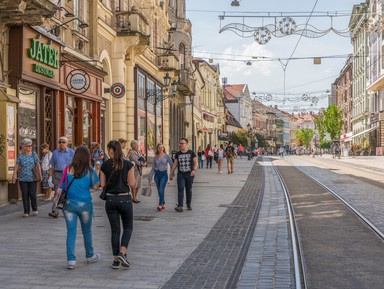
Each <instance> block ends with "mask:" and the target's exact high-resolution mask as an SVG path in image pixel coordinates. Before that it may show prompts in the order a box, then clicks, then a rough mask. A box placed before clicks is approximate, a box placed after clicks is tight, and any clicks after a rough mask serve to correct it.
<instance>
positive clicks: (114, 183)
mask: <svg viewBox="0 0 384 289" xmlns="http://www.w3.org/2000/svg"><path fill="white" fill-rule="evenodd" d="M107 148H108V155H109V157H110V159H109V160H107V161H106V162H104V163H103V165H102V166H101V172H100V181H101V186H102V187H104V186H105V191H106V193H107V197H106V200H105V211H106V213H107V216H108V220H109V224H110V226H111V234H112V237H111V243H112V253H113V263H112V268H113V269H119V268H120V264H121V265H122V266H123V267H124V268H129V266H130V264H129V262H128V259H127V248H128V244H129V241H130V239H131V235H132V230H133V208H132V198H131V194H130V193H129V187H134V186H135V176H134V170H133V169H132V167H133V166H134V165H133V164H132V163H131V162H130V161H127V160H124V158H123V151H122V150H121V145H120V143H119V142H118V141H110V142H109V143H108V146H107ZM120 220H121V222H122V223H123V234H122V235H121V239H120V230H121V229H120Z"/></svg>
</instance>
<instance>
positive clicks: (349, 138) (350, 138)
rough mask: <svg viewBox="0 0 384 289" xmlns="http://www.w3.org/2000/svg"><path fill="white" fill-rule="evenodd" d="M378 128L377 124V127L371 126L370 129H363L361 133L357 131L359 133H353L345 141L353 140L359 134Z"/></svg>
mask: <svg viewBox="0 0 384 289" xmlns="http://www.w3.org/2000/svg"><path fill="white" fill-rule="evenodd" d="M378 128H379V127H378V126H375V127H371V128H369V129H366V130H363V131H361V132H359V133H357V134H355V135H353V136H350V137H348V138H347V139H345V140H344V142H348V141H351V140H352V139H353V138H355V137H358V136H360V135H362V134H365V133H367V132H370V131H373V130H375V129H378Z"/></svg>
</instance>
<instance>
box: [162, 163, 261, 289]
mask: <svg viewBox="0 0 384 289" xmlns="http://www.w3.org/2000/svg"><path fill="white" fill-rule="evenodd" d="M261 177H262V172H261V167H260V166H259V165H258V164H257V163H256V164H255V165H254V166H253V168H252V170H251V172H250V174H249V177H248V179H247V181H246V183H245V185H244V187H243V188H242V190H241V191H240V193H239V194H238V195H237V197H236V198H235V200H234V201H233V202H232V204H231V205H232V206H231V207H229V208H228V209H227V210H226V212H225V213H224V214H223V216H222V217H221V218H220V219H219V220H218V222H217V223H216V224H215V226H214V227H213V228H212V229H211V231H210V232H209V233H208V235H207V236H206V237H205V238H204V240H203V241H202V242H201V243H200V245H199V246H198V247H197V248H196V249H195V250H194V251H193V252H192V253H191V254H190V255H189V257H188V258H187V259H186V260H185V261H184V263H183V264H182V265H181V267H180V268H179V269H178V270H177V271H176V272H175V273H174V274H173V276H172V277H171V278H170V279H169V280H168V282H167V283H166V284H165V285H164V286H163V288H164V289H168V288H174V289H179V288H191V289H193V288H196V289H199V288H225V287H226V286H227V282H228V280H229V278H230V275H231V272H232V270H233V269H234V267H235V266H236V262H237V260H238V256H239V254H240V251H241V249H242V246H243V243H244V239H245V238H246V235H247V232H248V230H249V227H250V224H251V222H252V219H253V216H254V212H255V207H256V205H257V202H258V199H259V196H260V191H261V187H262V178H261Z"/></svg>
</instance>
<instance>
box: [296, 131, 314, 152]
mask: <svg viewBox="0 0 384 289" xmlns="http://www.w3.org/2000/svg"><path fill="white" fill-rule="evenodd" d="M314 136H315V131H314V130H313V129H311V128H302V129H300V130H297V131H296V132H295V140H296V139H297V140H298V141H299V143H302V144H303V145H304V146H305V147H306V148H308V147H309V144H310V143H311V141H312V139H313V137H314Z"/></svg>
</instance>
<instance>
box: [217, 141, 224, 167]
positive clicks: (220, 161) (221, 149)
mask: <svg viewBox="0 0 384 289" xmlns="http://www.w3.org/2000/svg"><path fill="white" fill-rule="evenodd" d="M223 159H224V146H223V144H221V145H220V147H219V148H218V149H217V164H218V167H219V174H222V173H223Z"/></svg>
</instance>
